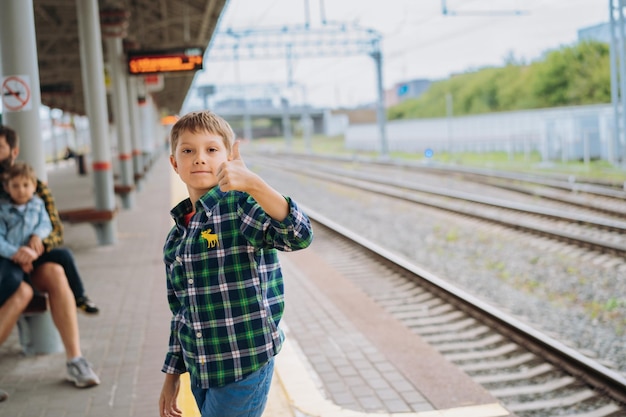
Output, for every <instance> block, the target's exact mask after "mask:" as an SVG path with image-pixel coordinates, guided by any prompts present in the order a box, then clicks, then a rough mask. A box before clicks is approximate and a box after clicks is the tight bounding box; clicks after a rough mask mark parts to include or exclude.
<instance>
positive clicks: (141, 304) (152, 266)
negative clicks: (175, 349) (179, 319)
mask: <svg viewBox="0 0 626 417" xmlns="http://www.w3.org/2000/svg"><path fill="white" fill-rule="evenodd" d="M48 175H49V185H50V188H51V189H52V192H53V194H54V196H55V198H56V200H57V204H58V206H59V208H62V209H71V208H78V207H85V206H89V205H92V204H93V201H92V200H91V199H92V197H93V183H92V179H91V177H90V175H87V176H79V175H77V173H76V169H75V167H74V166H73V165H71V164H67V163H63V164H60V165H58V166H55V167H52V168H51V170H50V171H49V174H48ZM177 187H178V186H177V185H176V179H175V178H174V179H173V178H172V176H171V169H170V167H169V165H168V162H167V158H166V157H165V156H162V157H160V158H159V159H158V160H157V161H156V162H155V164H154V165H153V167H152V169H151V171H150V172H149V173H147V175H146V176H145V178H144V180H143V183H142V185H141V187H140V190H141V191H139V192H137V193H136V196H135V200H134V203H135V204H134V207H132V208H130V209H125V210H120V212H119V214H118V215H117V217H116V218H115V222H116V223H117V224H116V225H117V230H118V236H117V238H118V241H117V243H116V244H114V245H110V246H99V245H98V242H97V240H96V234H95V232H94V230H93V228H92V226H90V225H89V224H72V225H66V227H65V229H66V234H65V235H66V245H67V246H68V247H69V248H70V249H71V250H72V251H73V253H74V255H75V257H76V260H77V263H78V266H79V270H80V272H81V274H82V277H83V280H84V283H85V287H86V290H87V293H88V294H89V296H90V297H91V298H92V299H93V300H94V301H95V302H96V303H97V304H98V305H99V307H100V308H101V313H100V314H99V315H97V316H86V315H83V314H81V315H79V326H80V335H81V344H82V350H83V353H84V355H85V357H86V358H87V359H88V360H89V361H90V362H91V363H92V364H93V366H94V369H95V370H96V372H97V373H98V374H99V376H100V378H101V381H102V383H101V385H99V386H97V387H94V388H89V389H82V390H81V389H76V388H74V387H73V385H71V384H70V383H68V382H65V381H64V377H65V361H64V354H63V353H59V354H51V355H44V356H28V357H24V356H23V355H22V354H21V352H20V347H19V343H18V337H17V330H15V331H14V332H13V334H12V335H11V337H10V338H9V340H8V341H7V342H6V343H5V344H4V345H2V346H0V388H2V389H4V390H6V391H7V392H8V393H9V395H10V398H9V400H8V401H6V402H3V403H0V416H1V417H4V416H6V417H17V416H26V417H31V416H50V417H58V416H65V417H78V416H81V417H83V416H90V417H108V416H139V417H144V416H145V417H148V416H158V411H157V401H158V397H159V393H160V390H161V385H162V382H163V375H162V373H161V371H160V369H161V365H162V362H163V359H164V354H165V350H166V348H167V342H168V335H169V319H170V313H169V309H168V306H167V302H166V296H165V278H164V266H163V263H162V259H161V253H162V245H163V241H164V238H165V235H166V234H167V231H168V230H169V228H170V226H171V220H170V218H169V215H168V212H169V209H170V207H171V202H172V201H173V200H176V199H177V198H178V197H177V196H176V195H173V194H172V193H173V191H175V190H176V188H177ZM120 207H121V204H120ZM315 245H316V244H315V243H314V244H313V245H312V246H311V248H309V249H307V250H305V251H301V252H298V253H293V254H281V259H282V262H283V267H284V272H285V277H286V284H285V285H286V292H287V296H286V306H287V307H286V311H285V319H284V322H283V324H284V327H285V330H286V334H287V342H286V344H285V345H284V348H283V350H282V351H281V353H280V354H279V355H278V357H277V360H276V373H275V378H274V383H273V385H272V391H271V393H270V401H269V404H268V407H267V409H266V412H265V414H264V415H265V416H266V417H287V416H293V417H307V416H310V417H312V416H320V417H322V416H323V417H339V416H341V417H357V416H359V417H360V416H363V417H365V416H372V417H374V416H375V417H383V416H394V417H400V416H402V417H434V416H442V417H443V416H447V417H452V416H462V417H497V416H508V415H509V414H508V413H507V411H506V410H505V409H504V408H502V407H501V406H500V405H499V404H498V403H497V402H496V401H495V400H494V399H493V398H491V397H490V396H489V395H488V394H487V393H486V392H484V391H482V390H481V389H476V387H472V388H469V389H465V390H462V391H459V390H458V389H457V388H455V386H454V384H452V385H451V384H450V381H449V380H448V379H446V378H448V376H444V374H443V371H442V368H438V367H439V366H444V367H445V366H448V365H445V364H444V362H442V361H441V360H442V358H440V357H439V355H438V354H437V353H436V352H433V351H430V350H429V349H430V348H429V347H428V346H427V345H425V344H424V343H423V342H421V340H420V339H419V338H418V337H417V336H415V335H413V334H411V333H410V332H409V331H408V330H406V329H402V328H398V327H397V326H398V325H394V324H392V323H393V321H392V320H390V318H389V317H387V316H386V314H385V313H384V312H383V311H382V310H381V309H380V308H378V307H376V305H375V304H374V303H373V302H372V301H371V300H370V299H369V298H368V297H367V296H366V295H365V294H363V293H360V292H359V291H358V290H357V289H355V288H354V287H352V286H351V285H350V283H349V282H348V281H347V280H342V279H341V276H340V275H337V272H336V271H333V270H332V268H330V267H329V266H328V265H325V263H324V259H323V258H322V257H321V256H320V255H319V254H318V253H317V251H316V248H315ZM331 282H332V284H333V285H332V286H331V285H330V283H331ZM346 300H349V302H346ZM355 313H357V314H355ZM355 317H356V319H355ZM398 345H401V346H404V347H405V349H404V353H403V354H397V350H395V349H396V348H397V347H398ZM414 349H421V350H420V351H419V352H420V354H419V355H416V354H415V351H414ZM392 352H393V353H392ZM445 372H446V373H447V372H455V371H454V370H451V369H447V370H446V371H445ZM463 378H465V377H464V376H463V375H461V374H459V376H458V381H461V382H462V381H464V379H463ZM467 386H471V384H469V385H467ZM184 395H185V393H183V397H184ZM181 401H183V402H186V403H188V402H192V401H190V397H189V396H188V397H187V398H181ZM194 415H197V414H196V411H195V410H194V409H193V404H191V406H189V408H186V409H185V416H186V417H193V416H194Z"/></svg>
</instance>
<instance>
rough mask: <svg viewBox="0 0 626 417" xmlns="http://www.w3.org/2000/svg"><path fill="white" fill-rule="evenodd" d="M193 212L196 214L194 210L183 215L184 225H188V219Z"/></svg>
mask: <svg viewBox="0 0 626 417" xmlns="http://www.w3.org/2000/svg"><path fill="white" fill-rule="evenodd" d="M194 214H196V212H195V211H192V212H191V213H187V214H185V217H184V218H183V220H185V226H189V221H190V220H191V218H192V217H193V215H194Z"/></svg>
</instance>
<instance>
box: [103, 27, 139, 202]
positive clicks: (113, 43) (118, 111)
mask: <svg viewBox="0 0 626 417" xmlns="http://www.w3.org/2000/svg"><path fill="white" fill-rule="evenodd" d="M106 49H107V61H108V63H109V66H110V68H111V83H112V85H113V94H111V95H112V99H113V100H112V104H113V106H112V107H113V122H114V124H115V129H116V131H117V145H118V151H119V155H118V158H119V164H120V185H121V193H120V197H121V199H122V206H123V207H124V208H125V209H129V208H132V207H133V206H134V193H133V190H134V188H135V181H134V178H133V156H132V148H131V143H130V121H129V118H128V91H127V89H126V85H127V82H126V77H127V75H126V72H125V71H124V50H123V46H122V38H120V37H110V38H107V39H106Z"/></svg>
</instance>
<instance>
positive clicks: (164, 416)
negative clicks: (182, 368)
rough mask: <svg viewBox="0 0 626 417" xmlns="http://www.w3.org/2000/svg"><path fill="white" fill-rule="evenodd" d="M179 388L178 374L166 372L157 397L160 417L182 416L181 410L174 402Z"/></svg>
mask: <svg viewBox="0 0 626 417" xmlns="http://www.w3.org/2000/svg"><path fill="white" fill-rule="evenodd" d="M179 389H180V379H179V375H173V374H166V375H165V381H164V382H163V388H162V389H161V396H160V397H159V415H160V416H161V417H182V415H183V412H182V411H181V410H180V409H179V408H178V405H177V404H176V397H178V390H179Z"/></svg>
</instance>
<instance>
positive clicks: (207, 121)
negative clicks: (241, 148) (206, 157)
mask: <svg viewBox="0 0 626 417" xmlns="http://www.w3.org/2000/svg"><path fill="white" fill-rule="evenodd" d="M184 132H191V133H200V132H206V133H210V134H212V135H217V136H220V137H221V138H222V139H223V140H224V145H226V149H227V150H228V153H230V151H231V149H232V146H233V142H234V140H235V132H233V128H232V127H231V126H230V125H229V124H228V122H227V121H226V120H224V119H223V118H222V117H220V116H218V115H217V114H215V113H213V112H211V111H209V110H200V111H193V112H190V113H187V114H185V115H184V116H183V117H181V118H180V119H178V121H177V122H176V123H175V124H174V126H172V130H171V132H170V147H171V152H172V155H174V153H175V152H176V146H177V145H178V139H179V138H180V136H181V135H182V134H183V133H184Z"/></svg>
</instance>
